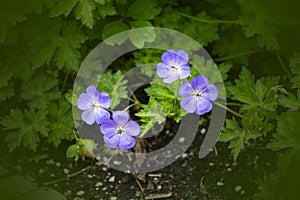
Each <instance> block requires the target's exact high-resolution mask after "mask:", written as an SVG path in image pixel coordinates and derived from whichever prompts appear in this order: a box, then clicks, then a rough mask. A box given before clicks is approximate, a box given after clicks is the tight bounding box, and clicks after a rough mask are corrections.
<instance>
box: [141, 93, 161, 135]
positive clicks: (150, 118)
mask: <svg viewBox="0 0 300 200" xmlns="http://www.w3.org/2000/svg"><path fill="white" fill-rule="evenodd" d="M135 115H136V116H138V117H140V118H141V122H143V124H142V125H141V129H142V131H141V133H140V136H143V135H145V134H146V133H147V132H148V131H149V130H150V129H151V128H153V127H154V126H155V124H162V123H163V122H164V121H165V118H166V114H165V113H164V111H163V108H162V106H161V105H159V103H158V102H157V101H156V100H155V99H154V98H152V97H150V100H149V102H148V104H147V105H144V106H143V109H142V110H140V111H139V112H138V113H136V114H135Z"/></svg>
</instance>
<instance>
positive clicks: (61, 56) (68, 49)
mask: <svg viewBox="0 0 300 200" xmlns="http://www.w3.org/2000/svg"><path fill="white" fill-rule="evenodd" d="M74 33H76V34H74ZM86 40H87V37H86V36H85V35H83V34H82V33H81V31H80V29H79V28H78V25H77V24H76V23H75V22H73V23H72V22H69V23H68V25H65V26H64V27H63V29H62V36H61V37H59V38H58V39H57V46H58V49H57V51H56V54H55V57H54V59H55V61H56V64H57V66H58V67H59V69H62V68H63V67H64V66H65V67H66V68H67V69H68V70H69V71H77V70H78V68H79V65H80V58H81V55H80V52H79V49H80V47H81V45H82V44H83V43H84V42H85V41H86Z"/></svg>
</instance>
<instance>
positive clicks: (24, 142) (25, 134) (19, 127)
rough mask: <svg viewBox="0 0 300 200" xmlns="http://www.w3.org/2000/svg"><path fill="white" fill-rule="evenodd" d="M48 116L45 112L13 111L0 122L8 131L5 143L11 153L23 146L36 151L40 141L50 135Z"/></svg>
mask: <svg viewBox="0 0 300 200" xmlns="http://www.w3.org/2000/svg"><path fill="white" fill-rule="evenodd" d="M46 115H47V112H46V111H45V110H32V109H31V110H24V111H22V110H19V109H11V111H10V114H9V115H8V116H6V117H4V118H3V119H2V120H1V121H0V123H1V124H2V125H3V126H4V129H5V130H7V135H6V137H5V141H7V142H8V148H9V151H13V150H15V149H16V148H17V147H21V146H23V147H25V148H27V149H29V150H33V151H35V150H36V149H37V147H38V143H39V141H40V139H41V138H43V137H46V136H47V135H48V125H49V122H48V120H47V119H46Z"/></svg>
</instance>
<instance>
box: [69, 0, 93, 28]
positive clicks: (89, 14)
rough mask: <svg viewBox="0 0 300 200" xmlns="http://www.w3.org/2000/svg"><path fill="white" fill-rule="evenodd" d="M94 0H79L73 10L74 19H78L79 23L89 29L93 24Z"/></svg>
mask: <svg viewBox="0 0 300 200" xmlns="http://www.w3.org/2000/svg"><path fill="white" fill-rule="evenodd" d="M94 10H95V1H94V0H79V2H78V5H77V6H76V8H75V10H74V15H75V17H76V19H77V20H78V19H80V20H81V23H82V24H83V25H85V26H87V27H89V28H90V29H92V28H93V26H94Z"/></svg>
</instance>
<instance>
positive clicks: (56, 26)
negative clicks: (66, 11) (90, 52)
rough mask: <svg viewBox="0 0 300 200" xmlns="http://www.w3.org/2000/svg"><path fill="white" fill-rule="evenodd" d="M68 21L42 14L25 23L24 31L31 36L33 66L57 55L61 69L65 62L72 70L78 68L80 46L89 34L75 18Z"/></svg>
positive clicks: (44, 62) (29, 41) (38, 65)
mask: <svg viewBox="0 0 300 200" xmlns="http://www.w3.org/2000/svg"><path fill="white" fill-rule="evenodd" d="M65 22H66V21H62V20H61V19H60V18H50V19H49V18H48V17H47V16H39V17H33V18H32V19H31V20H29V21H27V22H26V23H24V30H23V31H24V34H25V38H26V39H28V46H29V51H30V52H31V54H32V55H31V59H32V63H33V68H38V67H40V66H42V65H44V64H49V63H50V61H52V59H54V61H55V62H56V64H57V65H58V67H59V69H62V68H63V67H64V66H66V68H67V69H68V70H70V71H72V70H77V69H78V67H79V64H80V63H79V59H80V58H81V55H80V53H79V48H80V47H81V44H83V43H84V42H85V41H86V40H87V37H86V36H85V35H83V34H82V33H81V29H80V28H79V27H78V25H77V24H76V22H75V21H69V22H68V23H65ZM36 27H37V28H36ZM74 33H76V34H74Z"/></svg>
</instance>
